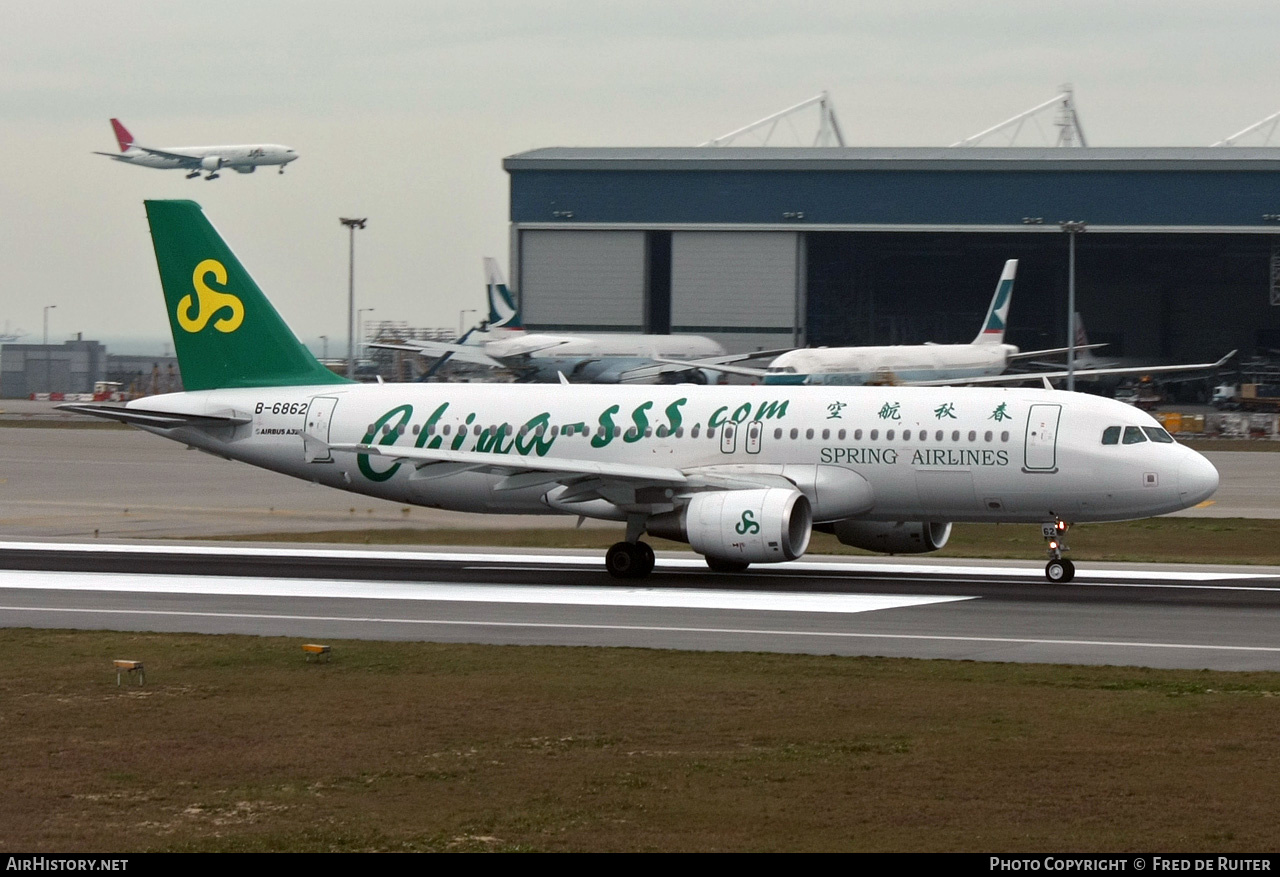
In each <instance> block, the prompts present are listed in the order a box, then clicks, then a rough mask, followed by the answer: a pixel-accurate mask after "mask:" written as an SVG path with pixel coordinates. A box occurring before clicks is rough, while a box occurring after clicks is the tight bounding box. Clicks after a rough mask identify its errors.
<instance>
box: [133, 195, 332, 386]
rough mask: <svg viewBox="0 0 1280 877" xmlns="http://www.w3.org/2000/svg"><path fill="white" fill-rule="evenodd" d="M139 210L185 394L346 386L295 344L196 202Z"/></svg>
mask: <svg viewBox="0 0 1280 877" xmlns="http://www.w3.org/2000/svg"><path fill="white" fill-rule="evenodd" d="M146 207H147V221H148V222H150V224H151V242H152V244H153V246H154V247H155V251H156V265H157V267H158V268H159V269H160V285H161V286H162V287H163V288H164V301H165V310H166V311H167V312H168V314H169V326H170V329H171V330H172V331H173V346H174V349H175V350H176V351H177V354H178V365H179V366H180V367H181V369H182V383H183V386H184V387H185V388H186V389H188V390H215V389H220V388H223V387H290V386H302V385H307V384H345V383H347V380H346V379H345V378H342V377H339V376H338V375H336V374H334V373H333V372H331V371H329V369H327V368H325V367H324V366H322V365H321V364H320V363H319V362H318V361H317V360H316V358H315V357H314V356H312V355H311V351H309V350H307V348H306V347H304V346H303V345H302V342H300V341H299V340H298V338H297V336H295V335H294V334H293V331H292V330H291V329H290V328H289V327H288V326H287V325H286V324H285V322H284V320H283V319H281V317H280V314H278V313H277V312H276V309H275V308H274V307H272V306H271V303H270V302H269V301H267V297H266V296H265V295H263V293H262V290H261V289H259V288H258V285H257V284H256V283H254V281H253V278H252V277H250V276H249V272H248V271H246V270H245V268H244V266H243V265H241V264H240V260H239V259H237V258H236V256H235V254H234V253H233V252H231V248H230V247H228V246H227V244H226V242H224V241H223V240H222V237H221V236H220V235H219V234H218V232H217V230H216V229H214V227H213V225H212V224H210V222H209V220H208V219H206V218H205V215H204V211H203V210H201V209H200V205H199V204H197V203H195V202H194V201H147V202H146Z"/></svg>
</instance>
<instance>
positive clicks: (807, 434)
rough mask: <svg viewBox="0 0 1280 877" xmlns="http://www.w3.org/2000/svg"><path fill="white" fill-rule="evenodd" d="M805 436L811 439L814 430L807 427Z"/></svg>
mask: <svg viewBox="0 0 1280 877" xmlns="http://www.w3.org/2000/svg"><path fill="white" fill-rule="evenodd" d="M804 437H805V438H807V439H811V438H813V430H811V429H806V430H805V431H804Z"/></svg>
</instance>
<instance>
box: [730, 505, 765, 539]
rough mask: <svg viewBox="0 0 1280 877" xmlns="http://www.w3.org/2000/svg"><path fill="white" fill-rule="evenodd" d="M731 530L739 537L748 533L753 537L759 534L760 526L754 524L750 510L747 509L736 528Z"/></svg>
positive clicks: (754, 520) (753, 517)
mask: <svg viewBox="0 0 1280 877" xmlns="http://www.w3.org/2000/svg"><path fill="white" fill-rule="evenodd" d="M733 530H734V532H735V533H737V534H738V535H739V536H745V535H747V534H748V533H750V534H752V535H753V536H754V535H755V534H756V533H759V532H760V525H759V524H758V523H757V522H756V519H755V516H754V515H752V513H751V510H750V509H748V510H747V511H745V512H743V513H742V520H741V521H739V522H738V526H736V527H734V528H733Z"/></svg>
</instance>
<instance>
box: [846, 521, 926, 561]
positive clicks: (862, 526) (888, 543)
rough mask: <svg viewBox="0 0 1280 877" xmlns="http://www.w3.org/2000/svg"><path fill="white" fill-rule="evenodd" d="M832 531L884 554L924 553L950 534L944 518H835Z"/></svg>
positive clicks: (854, 545)
mask: <svg viewBox="0 0 1280 877" xmlns="http://www.w3.org/2000/svg"><path fill="white" fill-rule="evenodd" d="M831 532H833V533H835V536H836V538H837V539H839V540H840V542H841V543H842V544H844V545H850V546H852V547H854V548H862V549H865V550H867V551H879V552H882V553H884V554H924V553H925V552H927V551H937V550H938V549H939V548H941V547H942V546H944V545H946V544H947V540H948V539H950V538H951V523H950V522H944V521H896V522H892V521H857V520H848V519H846V520H843V521H836V522H835V523H834V524H832V525H831Z"/></svg>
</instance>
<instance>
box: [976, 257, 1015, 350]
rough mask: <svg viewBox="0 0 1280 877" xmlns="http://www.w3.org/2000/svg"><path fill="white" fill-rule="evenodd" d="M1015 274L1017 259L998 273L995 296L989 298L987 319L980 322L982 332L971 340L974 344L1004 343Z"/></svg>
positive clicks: (1008, 263) (1006, 264)
mask: <svg viewBox="0 0 1280 877" xmlns="http://www.w3.org/2000/svg"><path fill="white" fill-rule="evenodd" d="M1017 273H1018V260H1017V259H1010V260H1009V261H1008V262H1005V263H1004V270H1003V271H1001V272H1000V282H999V283H997V284H996V294H995V295H994V296H992V297H991V307H989V308H987V318H986V319H985V320H983V322H982V331H981V332H979V333H978V337H977V338H974V339H973V343H974V344H1003V343H1004V329H1005V325H1006V324H1007V323H1008V317H1009V303H1010V302H1011V301H1013V278H1014V276H1015V275H1016V274H1017Z"/></svg>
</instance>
